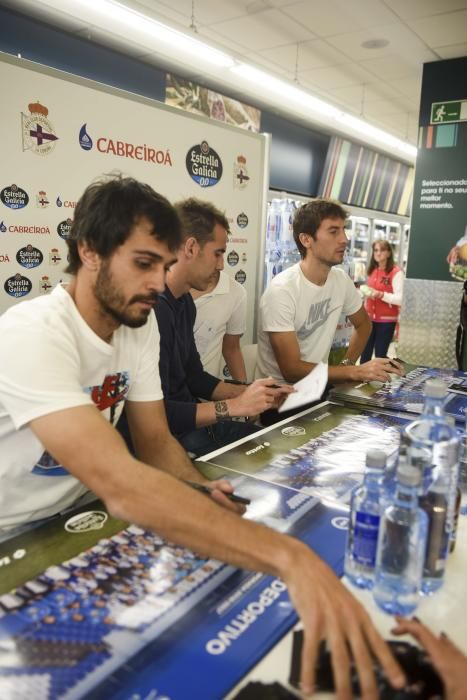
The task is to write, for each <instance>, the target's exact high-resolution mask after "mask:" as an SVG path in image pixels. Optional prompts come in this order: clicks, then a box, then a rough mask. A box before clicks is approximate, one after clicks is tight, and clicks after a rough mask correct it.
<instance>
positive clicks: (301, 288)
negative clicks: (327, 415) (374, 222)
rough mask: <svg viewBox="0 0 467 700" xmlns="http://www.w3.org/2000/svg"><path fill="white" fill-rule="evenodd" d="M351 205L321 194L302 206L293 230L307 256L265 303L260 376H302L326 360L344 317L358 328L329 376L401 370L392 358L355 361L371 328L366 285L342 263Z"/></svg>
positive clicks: (367, 376) (367, 377)
mask: <svg viewBox="0 0 467 700" xmlns="http://www.w3.org/2000/svg"><path fill="white" fill-rule="evenodd" d="M347 216H348V214H347V212H346V211H345V210H344V209H343V208H342V207H341V205H340V204H339V203H338V202H334V201H333V200H328V199H316V200H314V201H312V202H308V203H307V204H304V205H303V206H302V207H300V209H298V210H297V211H296V213H295V217H294V223H293V233H294V239H295V243H296V245H297V248H298V250H299V251H300V255H301V257H302V260H301V261H300V262H299V263H297V264H296V265H294V266H293V267H291V268H289V269H287V270H284V272H281V273H280V274H279V275H277V277H274V279H273V280H272V282H271V284H270V285H269V287H268V288H267V289H266V291H265V292H264V294H263V296H262V298H261V301H260V308H259V331H258V364H257V376H260V377H266V376H272V377H274V378H275V379H276V380H277V381H278V382H280V381H284V380H285V381H287V382H296V381H298V380H299V379H302V378H303V377H304V376H306V375H307V374H308V373H309V372H310V371H311V370H312V369H313V367H314V366H315V365H316V364H317V363H318V362H327V361H328V356H329V351H330V349H331V345H332V340H333V338H334V334H335V332H336V327H337V324H338V321H339V316H340V314H341V312H343V313H344V314H345V315H346V316H347V317H348V318H349V320H350V322H351V323H352V325H353V327H354V330H353V333H352V336H351V338H350V344H349V347H348V350H347V353H346V356H345V357H344V359H343V360H342V362H341V364H340V365H339V366H337V367H332V366H330V367H329V382H330V383H335V382H349V381H374V380H377V381H381V382H384V381H387V380H388V379H389V377H390V374H400V370H399V368H398V367H397V366H395V365H394V364H391V363H390V362H389V360H388V359H386V358H378V359H375V360H371V361H370V362H366V363H364V364H362V365H356V364H355V363H356V361H357V360H358V358H359V357H360V354H361V353H362V351H363V349H364V347H365V345H366V342H367V340H368V337H369V335H370V332H371V321H370V319H369V318H368V314H367V313H366V311H365V309H364V307H363V305H362V299H361V297H360V294H359V292H358V291H357V290H356V289H355V287H354V284H353V282H352V280H351V279H350V277H349V276H348V275H347V274H346V273H345V272H344V271H343V270H340V269H336V267H335V266H336V265H340V264H341V263H342V261H343V258H344V253H345V249H346V246H347V236H346V232H345V220H346V218H347Z"/></svg>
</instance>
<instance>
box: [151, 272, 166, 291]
mask: <svg viewBox="0 0 467 700" xmlns="http://www.w3.org/2000/svg"><path fill="white" fill-rule="evenodd" d="M166 276H167V271H166V270H164V268H162V269H160V270H156V271H155V272H154V274H153V275H152V276H151V279H150V280H149V284H148V286H149V288H150V289H151V290H154V291H155V292H158V293H160V292H163V291H164V289H165V280H166Z"/></svg>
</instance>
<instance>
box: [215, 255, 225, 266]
mask: <svg viewBox="0 0 467 700" xmlns="http://www.w3.org/2000/svg"><path fill="white" fill-rule="evenodd" d="M223 269H224V256H223V255H221V257H220V258H219V259H218V260H217V267H216V270H223Z"/></svg>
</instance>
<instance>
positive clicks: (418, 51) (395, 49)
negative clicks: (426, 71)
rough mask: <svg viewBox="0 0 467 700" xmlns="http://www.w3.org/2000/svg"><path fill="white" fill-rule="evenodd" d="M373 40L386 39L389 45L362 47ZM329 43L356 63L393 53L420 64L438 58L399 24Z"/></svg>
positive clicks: (394, 23)
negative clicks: (410, 58) (372, 47)
mask: <svg viewBox="0 0 467 700" xmlns="http://www.w3.org/2000/svg"><path fill="white" fill-rule="evenodd" d="M372 39H385V40H386V41H387V42H388V45H387V46H384V47H382V48H376V49H367V48H364V47H363V46H362V44H363V42H365V41H370V40H372ZM328 41H329V43H330V44H332V45H333V46H336V48H338V49H339V50H340V51H342V52H343V53H345V54H346V55H347V56H348V57H349V58H351V59H353V60H354V61H366V60H368V59H370V60H373V58H379V57H381V56H390V55H391V54H393V53H399V54H400V55H401V56H409V57H412V60H414V61H420V62H423V61H433V60H436V58H437V56H436V54H434V53H433V52H432V51H430V50H429V48H427V46H426V44H425V43H424V42H423V41H422V40H421V39H419V38H418V37H416V36H415V35H414V33H413V32H411V31H410V29H409V28H408V27H406V26H404V25H402V24H400V23H397V22H393V23H392V24H384V25H379V26H377V27H373V29H372V30H369V29H365V30H363V31H361V32H353V33H349V34H341V35H340V36H335V37H328Z"/></svg>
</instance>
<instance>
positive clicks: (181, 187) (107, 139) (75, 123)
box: [0, 56, 266, 343]
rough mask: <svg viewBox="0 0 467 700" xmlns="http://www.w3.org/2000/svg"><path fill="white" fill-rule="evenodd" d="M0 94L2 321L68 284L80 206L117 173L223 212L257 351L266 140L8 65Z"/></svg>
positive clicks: (30, 67)
mask: <svg viewBox="0 0 467 700" xmlns="http://www.w3.org/2000/svg"><path fill="white" fill-rule="evenodd" d="M0 84H2V85H4V86H5V88H6V89H5V90H4V93H5V94H7V95H8V99H7V100H5V101H4V105H3V108H2V117H1V121H2V129H1V134H0V154H1V155H0V157H1V172H0V313H3V312H4V311H5V310H6V309H7V308H8V307H9V306H11V305H12V304H16V303H19V302H21V301H22V300H23V299H31V298H32V297H34V296H37V295H38V294H47V293H48V292H50V290H51V289H52V288H53V287H54V285H56V284H57V283H58V282H59V281H60V280H65V277H66V275H65V274H64V272H63V270H64V268H65V266H66V257H67V246H66V239H67V237H68V236H69V233H70V227H71V223H72V220H73V211H74V208H75V206H76V201H77V200H78V198H79V197H80V195H81V194H82V192H83V190H84V189H85V187H86V186H87V185H88V184H89V183H90V182H91V181H92V180H94V179H96V178H98V177H99V176H102V175H103V174H105V173H109V172H113V171H121V172H123V173H124V174H126V175H131V176H133V177H135V178H137V179H138V180H141V181H143V182H147V183H149V184H150V185H151V186H152V187H153V188H154V189H155V190H157V191H158V192H161V193H162V194H163V195H165V196H166V197H167V198H168V199H170V200H171V201H176V200H178V199H182V198H184V197H189V196H194V197H198V198H200V199H205V200H209V201H212V202H213V203H214V204H215V205H216V206H218V207H219V208H220V209H221V210H223V211H225V213H226V215H227V218H228V219H229V222H230V229H231V235H230V237H229V243H228V249H227V254H226V256H225V269H226V272H228V273H229V274H230V275H231V276H232V277H234V278H235V279H236V280H237V281H238V282H240V283H241V284H243V285H244V286H245V288H246V291H247V294H248V319H247V333H246V334H245V336H244V341H245V342H247V343H248V342H252V332H253V320H254V319H253V315H254V309H255V308H256V299H255V293H256V275H257V260H258V250H259V246H260V236H261V228H262V221H263V216H264V199H263V196H264V195H263V192H264V177H265V174H264V170H265V167H264V163H265V149H266V140H265V138H264V137H263V136H261V135H260V134H253V133H250V132H246V131H244V130H241V129H238V128H235V127H228V126H226V125H223V124H217V123H215V122H213V121H210V120H208V119H206V118H204V117H197V116H194V115H190V114H187V113H186V112H181V111H180V110H178V109H174V108H170V107H167V106H165V105H162V104H161V103H159V102H155V101H152V100H149V99H146V98H142V97H139V96H137V95H133V94H131V93H126V92H123V91H120V90H114V89H112V88H107V87H105V86H102V85H99V84H97V83H93V82H91V81H87V80H84V79H81V78H76V77H75V76H71V75H69V74H65V73H61V72H59V71H55V70H52V69H48V68H44V67H41V66H37V65H36V64H33V63H30V62H28V61H23V60H20V59H15V58H12V57H9V56H2V57H1V58H0Z"/></svg>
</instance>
